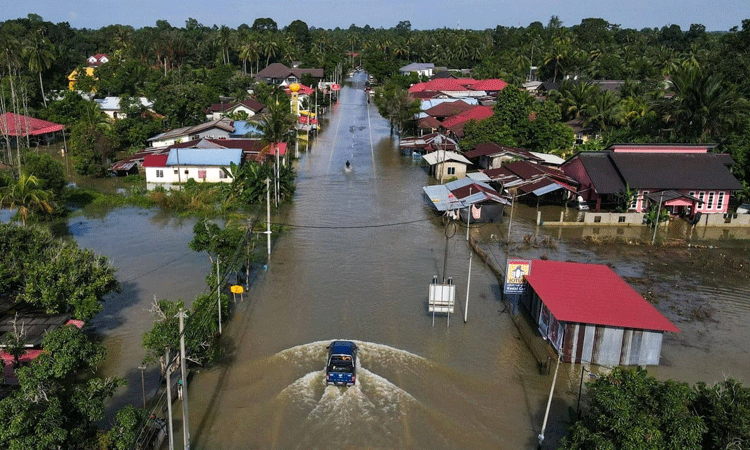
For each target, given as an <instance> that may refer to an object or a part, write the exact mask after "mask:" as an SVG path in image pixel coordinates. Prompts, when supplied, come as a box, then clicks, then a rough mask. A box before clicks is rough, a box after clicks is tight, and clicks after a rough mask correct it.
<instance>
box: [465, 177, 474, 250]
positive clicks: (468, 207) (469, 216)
mask: <svg viewBox="0 0 750 450" xmlns="http://www.w3.org/2000/svg"><path fill="white" fill-rule="evenodd" d="M469 199H471V186H469ZM472 206H473V205H472V204H471V200H469V206H467V207H466V240H467V241H468V240H469V225H470V223H471V211H472Z"/></svg>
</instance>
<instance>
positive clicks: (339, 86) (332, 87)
mask: <svg viewBox="0 0 750 450" xmlns="http://www.w3.org/2000/svg"><path fill="white" fill-rule="evenodd" d="M339 89H341V85H339V84H336V83H334V84H332V85H331V90H332V91H338V90H339Z"/></svg>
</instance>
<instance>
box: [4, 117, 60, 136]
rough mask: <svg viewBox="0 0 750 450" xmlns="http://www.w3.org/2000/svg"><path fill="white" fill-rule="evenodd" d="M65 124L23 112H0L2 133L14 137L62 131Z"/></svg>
mask: <svg viewBox="0 0 750 450" xmlns="http://www.w3.org/2000/svg"><path fill="white" fill-rule="evenodd" d="M63 128H65V125H60V124H57V123H53V122H47V121H46V120H42V119H35V118H33V117H29V116H23V115H21V114H14V113H10V112H8V113H5V114H0V134H3V135H6V134H7V135H9V136H14V137H23V136H26V135H29V136H40V135H44V134H50V133H56V132H58V131H62V130H63Z"/></svg>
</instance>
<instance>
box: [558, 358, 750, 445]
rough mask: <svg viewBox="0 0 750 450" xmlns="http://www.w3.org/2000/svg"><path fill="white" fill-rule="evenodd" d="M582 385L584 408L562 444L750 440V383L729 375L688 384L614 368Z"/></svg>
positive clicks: (730, 442)
mask: <svg viewBox="0 0 750 450" xmlns="http://www.w3.org/2000/svg"><path fill="white" fill-rule="evenodd" d="M588 387H589V392H590V394H591V400H590V407H589V409H588V412H587V413H585V414H583V416H582V417H581V418H580V419H578V420H576V421H574V423H573V424H572V425H571V426H570V429H569V434H568V435H567V436H566V437H565V438H564V440H563V443H562V445H561V448H562V449H633V450H635V449H639V450H641V449H654V450H656V449H674V450H682V449H696V450H698V449H704V450H725V449H730V448H737V449H740V448H746V447H747V445H749V444H750V388H746V387H743V386H742V385H741V384H740V383H738V382H737V381H735V380H732V379H729V380H726V381H723V382H720V383H717V384H716V385H714V386H713V387H708V386H706V385H705V384H704V383H699V384H697V385H696V386H695V387H694V388H693V389H691V388H690V387H689V386H688V385H687V384H686V383H678V382H675V381H670V380H668V381H663V382H662V381H658V380H657V379H656V378H654V377H653V376H649V375H648V373H647V372H646V371H645V370H642V369H639V370H629V369H623V368H618V369H615V370H614V371H612V373H611V374H609V375H607V376H604V377H601V378H598V379H597V380H595V381H594V382H592V383H589V384H588Z"/></svg>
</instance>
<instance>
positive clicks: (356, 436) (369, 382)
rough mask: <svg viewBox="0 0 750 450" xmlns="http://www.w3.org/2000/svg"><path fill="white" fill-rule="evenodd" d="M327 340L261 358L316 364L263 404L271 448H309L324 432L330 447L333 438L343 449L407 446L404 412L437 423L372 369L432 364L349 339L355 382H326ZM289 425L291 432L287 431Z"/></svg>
mask: <svg viewBox="0 0 750 450" xmlns="http://www.w3.org/2000/svg"><path fill="white" fill-rule="evenodd" d="M332 341H333V339H332V340H327V341H318V342H312V343H309V344H304V345H299V346H296V347H292V348H289V349H286V350H283V351H281V352H279V353H277V354H275V355H273V356H271V357H270V358H268V359H267V361H266V363H267V364H274V363H278V364H289V363H292V364H294V365H296V366H298V367H299V368H303V367H307V368H314V367H320V370H313V371H310V372H306V373H304V374H303V375H302V376H300V377H298V378H296V379H294V380H293V381H292V382H291V383H290V384H288V385H287V386H285V387H283V388H282V389H281V390H280V391H279V392H278V394H277V395H276V396H275V397H274V398H273V399H272V400H271V401H270V402H269V404H267V405H266V407H267V408H270V409H274V410H276V411H275V413H273V414H272V415H273V416H275V417H276V420H275V423H276V424H279V427H280V428H279V429H278V430H275V431H274V433H273V434H274V436H275V438H274V441H275V446H276V447H277V448H309V447H311V446H312V447H315V446H316V445H315V443H316V442H318V443H319V442H320V437H321V435H326V434H330V436H331V439H332V441H331V442H332V446H333V442H335V443H336V444H337V445H338V446H343V447H344V448H360V447H366V448H399V447H404V446H406V447H408V446H409V438H408V436H409V430H408V428H409V426H410V425H409V424H408V423H407V422H408V421H407V420H406V418H407V417H422V418H423V419H425V420H428V421H432V422H433V423H432V426H435V427H438V428H439V427H440V426H441V424H439V422H443V419H441V418H439V417H437V416H436V415H435V414H434V413H430V412H429V411H428V408H426V407H425V406H424V405H422V404H421V403H420V402H419V400H417V399H416V398H415V397H414V396H412V395H411V394H410V393H409V392H407V391H406V390H404V389H403V388H401V387H399V386H398V385H397V384H396V383H397V382H398V380H397V379H395V380H393V381H391V380H389V379H388V378H386V377H385V376H381V375H379V374H377V373H375V372H374V370H380V369H383V368H384V369H385V371H386V372H393V373H397V372H399V371H405V372H410V373H413V372H424V371H425V370H429V369H430V367H431V366H433V364H432V363H430V362H429V361H428V360H426V359H425V358H422V357H420V356H418V355H415V354H412V353H409V352H407V351H404V350H398V349H395V348H393V347H389V346H386V345H382V344H375V343H370V342H361V341H355V343H356V344H357V346H358V348H359V356H360V357H359V358H358V359H357V381H356V384H355V385H354V386H349V387H344V386H333V385H327V384H326V380H325V373H326V371H325V368H324V366H325V360H326V352H327V350H326V347H327V346H328V345H329V344H330V343H331V342H332ZM376 368H377V369H376ZM371 369H372V370H371ZM389 376H392V375H390V374H389ZM436 419H437V420H436ZM292 423H294V425H293V426H291V425H292ZM281 424H284V425H281ZM411 426H413V425H411ZM291 429H294V432H293V433H292V434H288V432H289V431H290V430H291ZM354 430H356V432H354Z"/></svg>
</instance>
